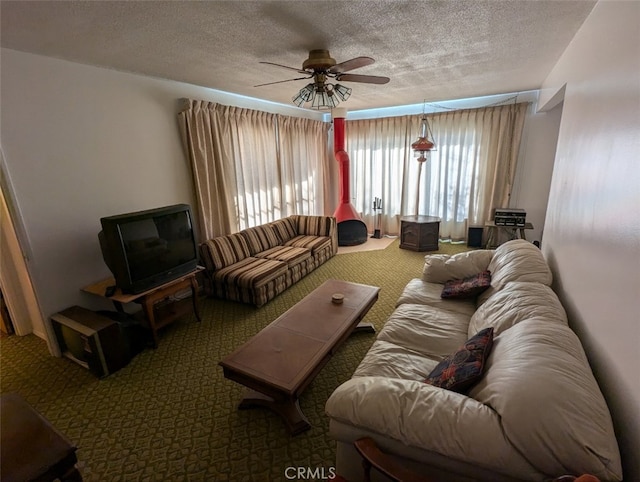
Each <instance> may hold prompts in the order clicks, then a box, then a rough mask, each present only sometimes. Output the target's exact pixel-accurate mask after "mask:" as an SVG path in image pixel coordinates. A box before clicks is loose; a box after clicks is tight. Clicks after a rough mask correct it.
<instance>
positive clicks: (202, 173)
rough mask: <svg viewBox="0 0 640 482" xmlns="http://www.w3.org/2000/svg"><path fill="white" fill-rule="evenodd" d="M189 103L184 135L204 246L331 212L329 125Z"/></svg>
mask: <svg viewBox="0 0 640 482" xmlns="http://www.w3.org/2000/svg"><path fill="white" fill-rule="evenodd" d="M185 102H186V105H185V109H184V110H183V111H182V112H181V113H180V114H179V121H180V131H181V135H182V139H183V142H184V145H185V150H186V152H187V156H188V158H189V161H190V163H191V166H192V172H193V181H194V186H195V192H196V197H197V203H198V215H199V216H198V219H199V221H200V226H201V229H200V236H201V237H200V239H201V240H204V239H210V238H212V237H215V236H220V235H223V234H229V233H232V232H236V231H239V230H241V229H245V228H247V227H252V226H257V225H261V224H264V223H267V222H270V221H274V220H276V219H280V218H282V217H285V216H288V215H290V214H325V211H326V210H325V206H324V203H325V195H324V190H325V186H324V183H323V181H324V179H325V177H326V176H327V172H326V171H327V165H328V147H327V132H328V128H329V127H328V125H327V124H326V123H324V122H321V121H314V120H310V119H301V118H296V117H288V116H282V115H277V114H271V113H267V112H261V111H256V110H252V109H244V108H240V107H233V106H225V105H221V104H216V103H209V102H204V101H194V100H185Z"/></svg>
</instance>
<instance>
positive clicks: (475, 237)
mask: <svg viewBox="0 0 640 482" xmlns="http://www.w3.org/2000/svg"><path fill="white" fill-rule="evenodd" d="M482 232H483V228H482V226H472V227H470V228H469V230H468V233H467V246H469V247H470V248H482Z"/></svg>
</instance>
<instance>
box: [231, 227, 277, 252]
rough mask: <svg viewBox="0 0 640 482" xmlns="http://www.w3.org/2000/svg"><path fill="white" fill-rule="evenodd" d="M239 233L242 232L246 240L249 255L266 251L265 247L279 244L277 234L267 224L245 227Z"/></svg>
mask: <svg viewBox="0 0 640 482" xmlns="http://www.w3.org/2000/svg"><path fill="white" fill-rule="evenodd" d="M240 234H242V236H244V239H245V240H246V241H247V246H248V248H249V254H250V256H253V255H254V254H256V253H261V252H262V251H266V250H267V249H271V248H275V247H276V246H278V244H280V239H279V238H278V235H277V234H276V232H275V230H274V229H273V227H272V226H270V225H269V224H264V225H262V226H256V227H254V228H247V229H245V230H244V231H240Z"/></svg>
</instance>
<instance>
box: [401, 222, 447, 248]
mask: <svg viewBox="0 0 640 482" xmlns="http://www.w3.org/2000/svg"><path fill="white" fill-rule="evenodd" d="M439 237H440V218H438V217H436V216H404V217H402V218H400V247H401V248H402V249H410V250H412V251H438V249H439V248H438V238H439Z"/></svg>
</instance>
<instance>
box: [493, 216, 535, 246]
mask: <svg viewBox="0 0 640 482" xmlns="http://www.w3.org/2000/svg"><path fill="white" fill-rule="evenodd" d="M484 227H485V228H486V230H487V242H486V244H485V246H484V247H485V248H486V249H492V248H496V247H498V246H500V244H501V243H500V239H499V237H500V232H501V231H502V232H504V233H506V235H507V239H508V240H512V239H518V233H519V234H520V239H527V236H526V235H525V230H526V229H533V224H531V223H525V225H524V226H502V225H499V224H496V223H495V222H493V221H487V222H486V223H484Z"/></svg>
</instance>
